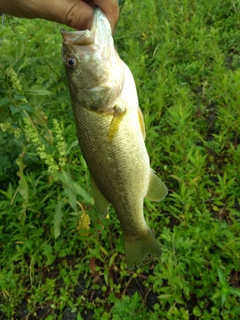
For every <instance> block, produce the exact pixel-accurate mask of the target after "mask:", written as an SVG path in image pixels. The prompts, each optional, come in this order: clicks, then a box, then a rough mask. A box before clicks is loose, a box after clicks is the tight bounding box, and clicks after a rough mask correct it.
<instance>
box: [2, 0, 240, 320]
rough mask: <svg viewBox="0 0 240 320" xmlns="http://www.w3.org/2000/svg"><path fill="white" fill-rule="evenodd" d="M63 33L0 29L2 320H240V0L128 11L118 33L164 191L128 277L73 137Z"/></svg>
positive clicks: (18, 24) (7, 23)
mask: <svg viewBox="0 0 240 320" xmlns="http://www.w3.org/2000/svg"><path fill="white" fill-rule="evenodd" d="M59 28H60V26H59V25H58V24H56V23H51V22H46V21H42V20H24V19H17V18H13V17H9V16H7V17H5V20H4V22H3V23H2V25H1V26H0V123H1V124H0V129H1V130H0V251H1V254H0V319H47V320H50V319H65V320H66V319H78V320H79V319H105V320H107V319H114V320H119V319H131V320H134V319H151V320H155V319H171V320H173V319H174V320H175V319H185V320H187V319H205V320H207V319H211V320H212V319H239V318H240V223H239V222H240V221H239V220H240V205H239V199H240V144H239V143H240V46H239V43H240V2H239V0H215V1H209V0H200V1H199V0H198V1H197V0H178V1H172V0H161V1H159V0H145V1H131V0H126V1H125V3H124V5H123V7H122V11H121V17H120V21H119V24H118V27H117V30H116V33H115V43H116V47H117V49H118V51H119V54H120V56H121V57H122V59H123V60H124V61H125V62H126V63H127V64H128V65H129V67H130V69H131V70H132V72H133V74H134V77H135V80H136V85H137V89H138V94H139V101H140V106H141V108H142V110H143V114H144V118H145V124H146V131H147V139H146V144H147V149H148V151H149V155H150V158H151V165H152V167H153V168H154V169H155V170H156V171H157V173H158V175H159V176H161V178H162V180H163V181H165V183H166V185H167V186H168V188H169V195H168V197H167V198H166V199H165V200H164V201H163V202H161V203H157V204H156V203H151V202H149V201H146V202H145V209H144V210H145V216H146V219H147V221H148V223H149V225H150V226H151V228H152V229H153V230H154V232H155V234H156V236H157V237H158V239H159V241H160V243H161V246H162V255H161V257H160V258H159V259H157V258H155V257H148V258H147V259H146V260H145V261H144V264H143V265H142V266H141V268H139V269H137V270H136V271H135V272H130V271H128V270H127V269H126V264H125V257H124V251H123V244H122V237H121V229H120V225H119V221H118V220H117V218H116V216H115V213H114V211H113V210H111V211H110V217H109V218H108V219H105V220H104V221H102V220H99V218H98V217H97V215H96V213H95V209H94V206H93V201H92V197H91V190H90V185H89V173H88V170H87V167H86V164H85V162H84V159H83V158H82V155H81V152H80V150H79V146H78V142H77V139H76V133H75V128H74V124H73V116H72V111H71V106H70V99H69V95H68V89H67V84H66V77H65V73H64V67H63V63H62V58H61V36H60V32H59Z"/></svg>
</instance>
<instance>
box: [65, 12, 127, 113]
mask: <svg viewBox="0 0 240 320" xmlns="http://www.w3.org/2000/svg"><path fill="white" fill-rule="evenodd" d="M61 34H62V37H63V46H62V55H63V61H64V64H65V69H66V74H67V78H68V83H69V90H70V94H71V97H72V100H74V99H76V100H77V101H78V103H79V102H80V103H82V106H84V107H86V108H90V109H95V110H97V111H103V109H106V108H108V109H111V107H112V105H113V104H114V100H115V98H116V97H117V96H118V95H119V93H120V91H121V90H122V86H123V82H124V72H123V66H122V64H123V62H122V60H121V59H120V58H119V56H118V53H117V51H116V50H115V47H114V42H113V38H112V34H111V26H110V24H109V21H108V19H107V17H106V16H105V14H104V13H103V12H102V11H101V9H99V8H97V9H95V11H94V15H93V21H92V27H91V29H90V30H82V31H66V30H64V29H61Z"/></svg>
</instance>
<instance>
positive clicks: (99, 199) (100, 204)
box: [90, 176, 110, 218]
mask: <svg viewBox="0 0 240 320" xmlns="http://www.w3.org/2000/svg"><path fill="white" fill-rule="evenodd" d="M90 178H91V187H92V194H93V199H94V203H95V207H96V210H97V212H98V213H99V214H100V215H101V216H102V217H103V218H105V216H106V214H107V212H108V207H109V205H110V203H109V202H108V201H107V199H106V198H105V197H104V195H103V194H102V192H101V191H100V190H99V188H98V186H97V185H96V183H95V181H94V180H93V177H92V176H91V177H90Z"/></svg>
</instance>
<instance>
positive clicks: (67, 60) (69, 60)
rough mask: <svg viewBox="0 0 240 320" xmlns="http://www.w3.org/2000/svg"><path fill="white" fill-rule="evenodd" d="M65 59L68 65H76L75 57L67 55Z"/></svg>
mask: <svg viewBox="0 0 240 320" xmlns="http://www.w3.org/2000/svg"><path fill="white" fill-rule="evenodd" d="M65 61H66V65H67V66H68V67H70V68H72V67H74V66H75V65H76V59H75V58H74V57H67V58H66V60H65Z"/></svg>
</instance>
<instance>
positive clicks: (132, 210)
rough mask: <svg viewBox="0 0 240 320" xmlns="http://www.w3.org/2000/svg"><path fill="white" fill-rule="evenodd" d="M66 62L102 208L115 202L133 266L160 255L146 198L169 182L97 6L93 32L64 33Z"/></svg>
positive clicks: (163, 191)
mask: <svg viewBox="0 0 240 320" xmlns="http://www.w3.org/2000/svg"><path fill="white" fill-rule="evenodd" d="M61 33H62V37H63V49H62V52H63V60H64V64H65V68H66V74H67V79H68V84H69V90H70V96H71V101H72V108H73V113H74V119H75V124H76V129H77V135H78V140H79V144H80V147H81V150H82V154H83V156H84V158H85V161H86V163H87V165H88V168H89V171H90V175H91V186H92V193H93V198H94V201H95V206H96V209H97V211H98V212H99V213H100V214H101V215H106V213H107V211H108V207H109V204H112V205H113V207H114V208H115V211H116V213H117V216H118V219H119V221H120V224H121V228H122V233H123V240H124V247H125V254H126V261H127V266H128V268H129V269H133V268H134V267H135V266H139V265H140V264H141V263H142V261H143V259H144V256H145V255H146V254H153V255H160V253H161V249H160V245H159V243H158V241H157V240H156V238H155V237H154V235H153V233H152V231H151V230H150V228H149V227H148V225H147V223H146V221H145V219H144V215H143V200H144V197H146V198H148V199H150V200H154V201H161V200H162V199H163V198H164V197H165V196H166V195H167V188H166V186H165V185H164V183H163V182H162V181H161V180H160V179H159V178H158V177H157V176H156V175H155V173H154V171H153V170H152V169H151V168H150V163H149V156H148V153H147V150H146V147H145V143H144V138H145V127H144V122H143V116H142V113H141V110H140V108H139V106H138V97H137V91H136V87H135V82H134V79H133V76H132V73H131V71H130V70H129V68H128V67H127V65H126V64H125V63H124V62H123V61H122V60H121V59H120V57H119V55H118V53H117V51H116V50H115V48H114V42H113V38H112V35H111V28H110V24H109V22H108V20H107V18H106V16H105V15H104V13H103V12H102V11H101V10H100V9H99V8H98V9H96V10H95V12H94V16H93V22H92V27H91V30H84V31H70V32H69V31H65V30H64V29H62V30H61Z"/></svg>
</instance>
